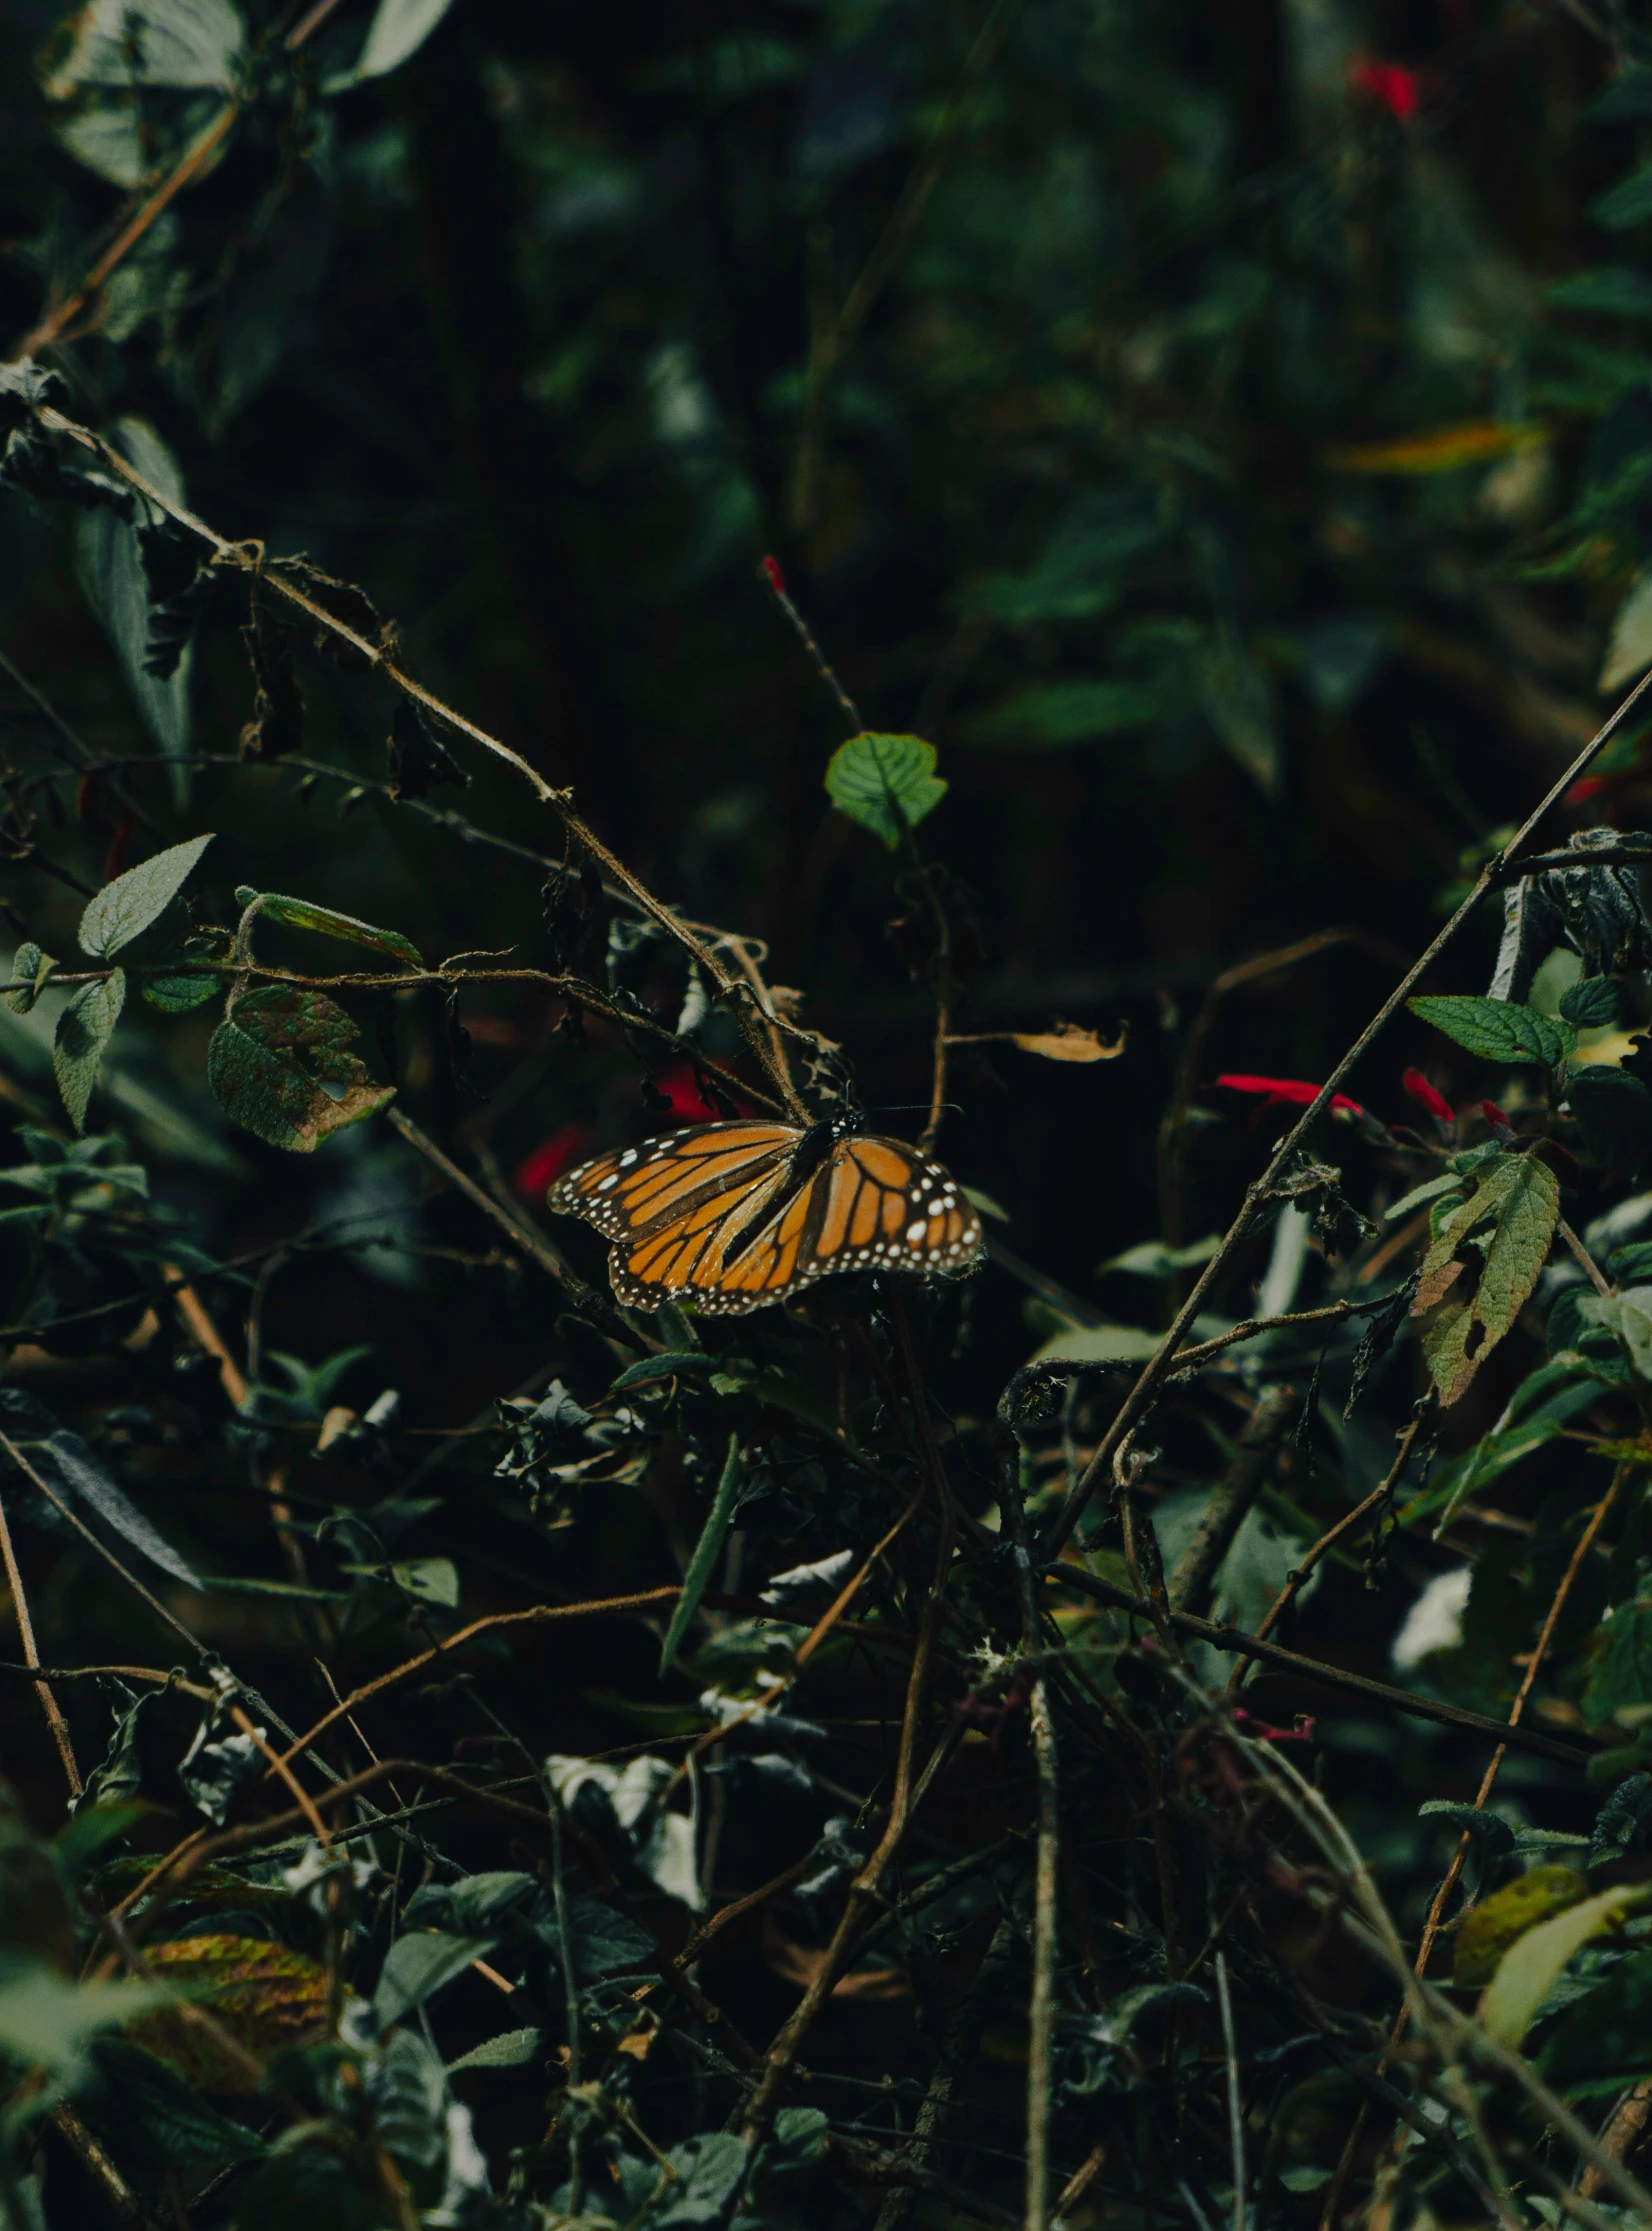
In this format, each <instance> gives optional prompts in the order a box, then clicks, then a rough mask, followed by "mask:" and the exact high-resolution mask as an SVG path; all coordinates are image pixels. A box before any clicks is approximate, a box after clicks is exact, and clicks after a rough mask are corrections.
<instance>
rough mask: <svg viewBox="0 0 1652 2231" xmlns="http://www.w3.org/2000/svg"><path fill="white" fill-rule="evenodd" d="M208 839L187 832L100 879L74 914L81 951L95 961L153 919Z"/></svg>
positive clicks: (168, 901) (139, 932)
mask: <svg viewBox="0 0 1652 2231" xmlns="http://www.w3.org/2000/svg"><path fill="white" fill-rule="evenodd" d="M211 842H212V838H211V835H210V834H209V835H207V836H204V837H190V838H189V839H188V840H187V841H186V842H185V843H183V844H175V845H172V846H171V847H170V848H169V849H168V850H167V851H165V852H157V853H156V855H155V857H154V858H153V859H152V860H145V861H144V862H143V864H142V866H141V867H136V868H128V869H127V871H126V873H125V874H124V875H117V876H116V878H115V880H114V881H113V883H106V884H105V885H104V886H103V889H102V890H101V891H100V892H99V893H98V895H97V897H96V898H95V899H94V900H93V901H92V903H91V905H90V906H89V907H88V908H87V909H86V911H85V913H84V914H83V915H82V916H81V917H80V949H81V951H82V952H83V953H90V954H91V956H92V958H93V960H95V961H106V960H109V959H110V958H111V957H112V956H113V955H114V954H116V953H118V952H119V951H120V950H121V948H122V946H124V945H130V944H131V942H132V940H133V938H135V937H139V936H141V935H142V933H143V932H144V931H145V930H146V929H148V927H149V925H150V924H151V923H152V922H158V921H159V920H160V918H161V916H162V915H163V914H164V913H165V912H166V910H167V908H168V907H169V906H170V905H171V904H172V901H173V900H174V899H175V898H176V897H177V895H178V893H179V892H180V891H181V890H182V889H183V887H184V884H185V882H186V881H187V880H188V877H189V874H190V871H191V870H192V869H193V868H194V866H195V863H196V862H197V861H198V860H199V859H200V857H201V854H202V853H203V852H204V851H205V850H206V848H207V846H208V845H209V844H210V843H211Z"/></svg>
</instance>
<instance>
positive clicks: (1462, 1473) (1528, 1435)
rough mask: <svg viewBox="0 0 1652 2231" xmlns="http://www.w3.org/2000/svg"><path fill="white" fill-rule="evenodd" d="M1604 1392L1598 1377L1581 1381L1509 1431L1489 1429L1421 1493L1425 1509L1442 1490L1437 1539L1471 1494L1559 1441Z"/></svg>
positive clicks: (1410, 1512) (1410, 1511)
mask: <svg viewBox="0 0 1652 2231" xmlns="http://www.w3.org/2000/svg"><path fill="white" fill-rule="evenodd" d="M1600 1395H1601V1388H1600V1384H1599V1382H1598V1381H1596V1380H1592V1379H1591V1380H1587V1381H1585V1382H1584V1384H1583V1385H1581V1386H1576V1385H1574V1386H1569V1387H1568V1388H1567V1389H1566V1391H1565V1393H1564V1394H1562V1395H1559V1396H1557V1397H1556V1399H1555V1400H1554V1401H1553V1402H1551V1403H1545V1405H1544V1406H1543V1409H1542V1410H1541V1411H1540V1412H1539V1413H1538V1415H1537V1416H1536V1417H1533V1418H1528V1419H1526V1420H1525V1421H1524V1422H1523V1423H1521V1424H1519V1425H1511V1426H1510V1427H1509V1428H1508V1429H1507V1430H1506V1431H1501V1430H1500V1431H1497V1432H1493V1433H1488V1434H1486V1435H1485V1436H1484V1438H1483V1439H1481V1440H1479V1441H1476V1442H1475V1444H1474V1446H1473V1447H1472V1448H1471V1449H1469V1450H1468V1451H1467V1453H1466V1454H1465V1455H1464V1456H1462V1457H1461V1458H1459V1459H1458V1461H1457V1463H1456V1464H1455V1465H1454V1466H1452V1467H1450V1468H1449V1469H1448V1471H1447V1472H1446V1474H1445V1477H1444V1478H1442V1479H1440V1480H1437V1481H1435V1482H1433V1483H1432V1484H1431V1486H1430V1488H1429V1490H1428V1495H1427V1497H1426V1500H1425V1499H1424V1498H1422V1497H1419V1498H1418V1499H1417V1502H1418V1503H1419V1504H1422V1505H1423V1507H1425V1508H1426V1507H1431V1506H1432V1505H1433V1503H1434V1502H1435V1500H1436V1498H1437V1497H1440V1496H1442V1495H1443V1498H1444V1499H1443V1501H1442V1502H1441V1504H1440V1513H1439V1516H1438V1518H1437V1519H1436V1520H1435V1522H1434V1534H1435V1538H1436V1540H1437V1539H1438V1538H1439V1536H1440V1535H1441V1534H1443V1533H1444V1532H1445V1531H1446V1529H1447V1527H1448V1526H1449V1525H1450V1524H1451V1521H1452V1519H1453V1518H1454V1517H1455V1516H1456V1515H1457V1511H1458V1509H1459V1508H1460V1507H1461V1505H1462V1504H1463V1503H1464V1502H1465V1501H1466V1500H1467V1498H1468V1497H1469V1496H1471V1495H1478V1494H1480V1493H1481V1492H1482V1491H1483V1490H1484V1489H1486V1488H1488V1487H1489V1486H1490V1485H1491V1484H1492V1482H1493V1481H1494V1480H1498V1479H1501V1478H1502V1476H1503V1474H1504V1473H1505V1472H1509V1471H1512V1470H1513V1469H1514V1467H1515V1465H1517V1464H1523V1463H1524V1462H1525V1460H1526V1458H1527V1457H1528V1456H1532V1455H1535V1453H1536V1452H1537V1450H1539V1449H1542V1448H1547V1447H1548V1445H1549V1443H1550V1442H1551V1441H1554V1440H1558V1439H1559V1437H1560V1435H1561V1434H1562V1433H1563V1432H1564V1431H1565V1429H1566V1423H1567V1420H1568V1419H1569V1418H1571V1417H1572V1416H1574V1415H1575V1414H1576V1412H1578V1411H1579V1410H1586V1409H1587V1408H1588V1407H1589V1405H1590V1403H1592V1402H1596V1401H1598V1400H1599V1399H1600ZM1406 1515H1407V1518H1408V1519H1410V1518H1415V1517H1419V1516H1420V1515H1421V1511H1420V1510H1419V1509H1418V1508H1417V1507H1416V1505H1408V1506H1407V1514H1406Z"/></svg>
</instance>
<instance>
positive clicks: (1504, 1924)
mask: <svg viewBox="0 0 1652 2231" xmlns="http://www.w3.org/2000/svg"><path fill="white" fill-rule="evenodd" d="M1588 1895H1589V1881H1588V1877H1587V1876H1586V1875H1580V1874H1579V1873H1578V1872H1577V1870H1576V1868H1574V1867H1533V1868H1531V1869H1530V1870H1529V1872H1528V1873H1526V1874H1523V1875H1521V1876H1519V1877H1517V1878H1516V1880H1515V1881H1513V1882H1508V1883H1505V1884H1504V1885H1503V1887H1502V1889H1501V1890H1494V1891H1493V1892H1492V1894H1491V1896H1490V1897H1489V1898H1482V1899H1481V1901H1480V1903H1479V1904H1478V1905H1477V1906H1473V1907H1471V1908H1470V1909H1469V1911H1468V1912H1467V1913H1466V1914H1465V1915H1464V1916H1463V1924H1462V1927H1461V1928H1460V1929H1459V1930H1458V1932H1457V1950H1456V1957H1455V1958H1454V1960H1453V1962H1452V1968H1451V1980H1452V1982H1453V1983H1455V1984H1457V1985H1458V1986H1459V1987H1460V1988H1461V1987H1464V1986H1466V1987H1468V1988H1470V1989H1472V1988H1474V1987H1475V1986H1476V1985H1484V1984H1487V1983H1489V1982H1490V1981H1491V1979H1492V1977H1493V1976H1494V1975H1495V1974H1496V1973H1497V1968H1498V1963H1499V1962H1500V1961H1501V1960H1502V1957H1503V1955H1504V1953H1505V1952H1507V1951H1508V1949H1509V1946H1510V1945H1511V1944H1513V1943H1514V1941H1515V1939H1516V1938H1517V1937H1523V1936H1524V1935H1525V1933H1526V1931H1527V1930H1528V1929H1535V1928H1536V1926H1537V1924H1538V1923H1539V1922H1540V1921H1547V1920H1549V1919H1550V1918H1551V1916H1553V1915H1554V1914H1557V1913H1564V1912H1565V1911H1566V1909H1567V1908H1568V1907H1570V1906H1577V1905H1581V1904H1582V1903H1583V1900H1584V1899H1585V1898H1587V1897H1588Z"/></svg>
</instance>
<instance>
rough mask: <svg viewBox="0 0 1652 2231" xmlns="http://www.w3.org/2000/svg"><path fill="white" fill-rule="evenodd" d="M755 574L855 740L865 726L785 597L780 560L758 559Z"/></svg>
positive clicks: (804, 620) (807, 625)
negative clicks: (843, 715)
mask: <svg viewBox="0 0 1652 2231" xmlns="http://www.w3.org/2000/svg"><path fill="white" fill-rule="evenodd" d="M757 573H758V578H759V579H760V580H762V581H764V582H766V583H767V585H768V590H769V594H770V595H771V596H772V597H773V598H774V601H775V603H776V604H778V605H779V607H780V609H781V611H782V612H784V613H785V615H786V617H787V619H788V620H790V622H791V623H792V630H793V633H794V634H795V635H796V637H797V640H798V641H799V642H800V643H801V644H802V646H803V648H804V649H805V650H806V651H807V652H808V654H809V656H810V658H812V659H813V660H814V664H815V672H816V673H817V674H818V675H819V676H820V678H821V680H822V681H823V682H824V683H825V684H826V687H827V688H828V689H829V690H830V691H831V693H832V695H833V696H834V697H835V698H836V699H837V701H838V703H839V704H840V705H841V706H842V708H843V711H844V714H845V716H846V717H847V719H848V722H849V725H850V727H851V729H852V730H853V732H854V733H855V734H856V735H857V736H858V735H859V734H860V733H861V731H862V730H863V729H864V727H865V726H866V723H865V722H864V721H863V720H862V719H861V717H860V711H859V708H858V707H857V706H856V704H855V701H854V699H853V698H852V697H851V696H850V695H849V692H848V691H847V690H846V689H845V688H844V686H843V684H842V683H841V682H840V681H839V680H838V678H837V669H836V668H835V667H834V666H833V664H832V662H831V660H830V659H829V658H828V657H827V656H826V653H825V652H824V651H823V650H822V649H821V647H820V645H819V644H818V643H817V642H816V641H815V639H814V637H813V635H812V634H811V633H810V632H809V623H808V621H807V620H806V619H805V618H804V617H803V615H802V613H801V612H800V611H799V610H798V609H797V606H796V605H795V604H794V603H793V602H792V600H791V597H790V596H789V595H788V594H787V590H786V576H785V575H784V574H783V573H782V572H781V570H780V560H779V559H778V558H763V559H760V560H759V562H758V567H757Z"/></svg>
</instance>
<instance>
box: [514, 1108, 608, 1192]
mask: <svg viewBox="0 0 1652 2231" xmlns="http://www.w3.org/2000/svg"><path fill="white" fill-rule="evenodd" d="M590 1136H591V1135H590V1133H589V1132H588V1131H587V1130H586V1128H585V1126H584V1124H583V1123H565V1124H564V1125H563V1126H562V1128H561V1130H560V1131H553V1132H552V1133H551V1135H550V1137H549V1138H548V1139H547V1140H545V1142H544V1144H543V1145H541V1146H536V1147H535V1148H534V1150H533V1152H532V1153H531V1154H530V1155H529V1156H528V1157H527V1158H526V1160H525V1161H523V1162H522V1163H521V1164H520V1166H519V1167H518V1169H517V1172H516V1176H515V1177H514V1179H513V1180H512V1183H513V1184H514V1185H515V1187H516V1190H517V1191H518V1192H519V1193H520V1194H522V1195H523V1196H524V1197H525V1198H526V1199H528V1200H530V1201H537V1200H539V1199H541V1198H542V1197H543V1195H544V1194H545V1193H546V1192H547V1191H548V1190H549V1188H550V1187H551V1186H552V1185H553V1184H554V1183H555V1181H556V1180H557V1179H558V1178H559V1177H560V1176H561V1175H562V1173H563V1171H564V1170H566V1169H567V1168H568V1167H569V1166H570V1165H571V1164H572V1163H575V1162H577V1161H578V1160H579V1158H580V1156H581V1155H582V1154H583V1153H584V1152H585V1149H586V1146H587V1145H588V1144H589V1142H590Z"/></svg>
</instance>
